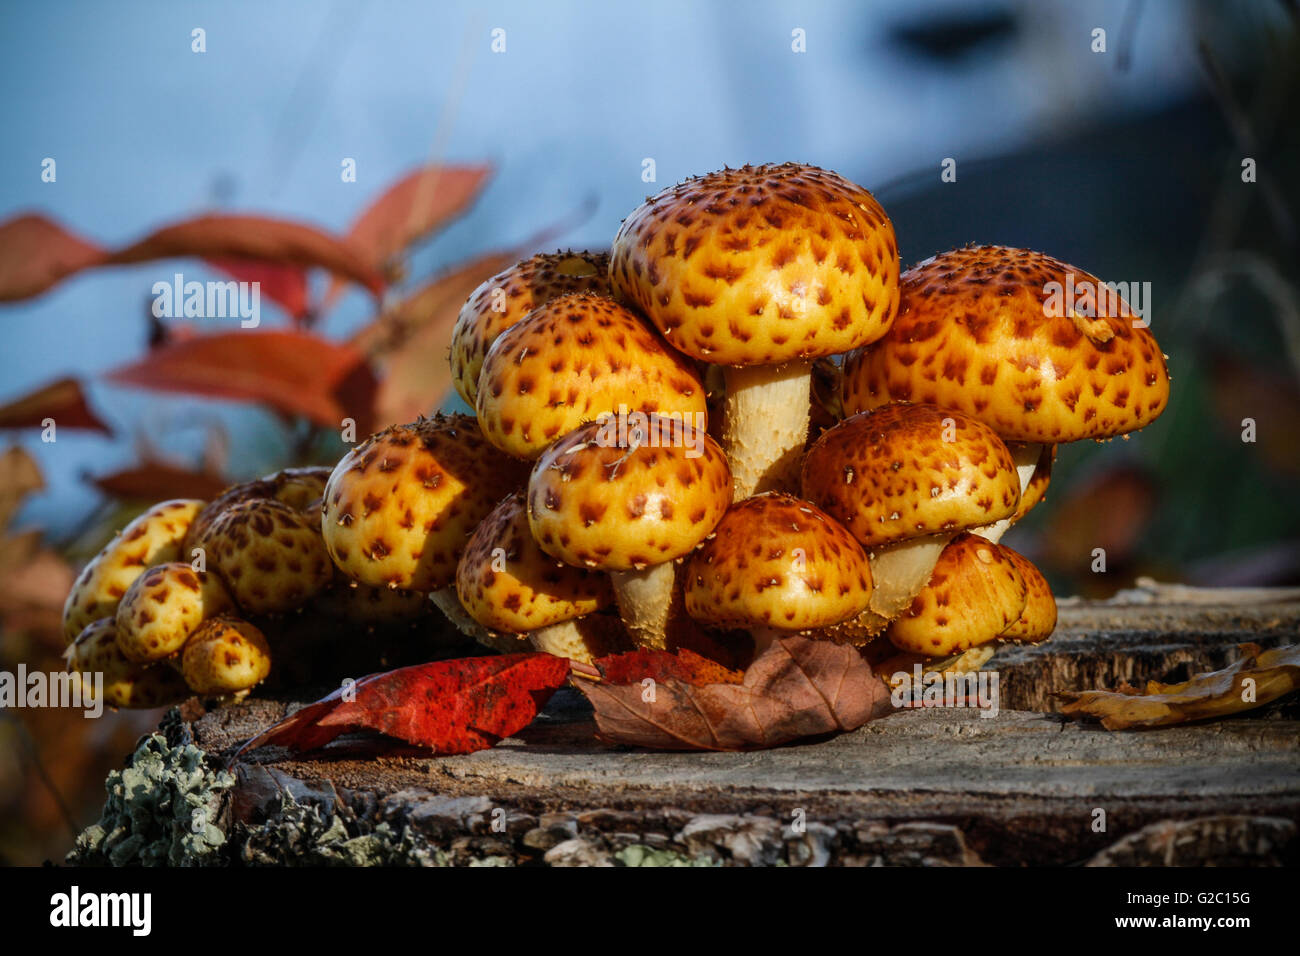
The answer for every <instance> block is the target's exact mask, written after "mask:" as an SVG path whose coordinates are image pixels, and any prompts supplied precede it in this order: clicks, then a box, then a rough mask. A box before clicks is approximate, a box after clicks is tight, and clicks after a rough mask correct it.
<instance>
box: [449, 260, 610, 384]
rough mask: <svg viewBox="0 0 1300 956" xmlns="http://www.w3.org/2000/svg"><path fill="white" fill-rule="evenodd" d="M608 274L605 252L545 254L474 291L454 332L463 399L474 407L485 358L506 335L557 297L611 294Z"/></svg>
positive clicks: (455, 375) (455, 376)
mask: <svg viewBox="0 0 1300 956" xmlns="http://www.w3.org/2000/svg"><path fill="white" fill-rule="evenodd" d="M608 273H609V256H608V255H607V254H606V253H603V252H554V253H540V254H538V255H535V256H533V257H532V258H530V259H525V260H523V261H522V262H517V263H515V264H514V265H512V266H511V267H510V268H508V269H503V270H501V271H500V272H498V273H497V274H496V275H494V276H493V277H492V278H490V279H488V280H487V281H485V282H484V283H483V284H482V285H480V286H479V287H478V288H477V289H475V290H474V291H473V293H471V294H470V297H469V299H468V300H467V301H466V302H465V305H464V306H463V307H462V308H461V310H460V315H459V316H458V317H457V318H456V327H455V328H454V329H453V330H452V333H451V378H452V384H453V385H455V386H456V391H457V392H458V393H459V394H460V397H461V398H463V399H465V402H466V403H467V404H468V405H469V406H470V407H471V408H473V407H474V401H475V399H476V398H477V397H478V376H479V372H480V371H481V370H482V368H483V359H484V357H485V356H486V355H487V353H488V349H490V348H491V347H492V343H493V342H495V341H496V340H497V337H498V336H499V335H501V333H503V332H504V331H506V329H508V328H510V327H511V326H513V325H515V324H516V323H517V322H519V321H520V320H521V319H523V318H524V316H526V315H527V314H528V313H529V312H531V311H532V310H533V309H535V308H537V307H538V306H539V305H541V304H542V303H544V302H549V301H550V300H551V299H554V298H555V297H557V296H561V295H567V294H569V293H570V292H594V293H596V294H597V295H608V294H609V274H608Z"/></svg>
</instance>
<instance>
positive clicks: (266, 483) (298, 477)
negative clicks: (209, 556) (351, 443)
mask: <svg viewBox="0 0 1300 956" xmlns="http://www.w3.org/2000/svg"><path fill="white" fill-rule="evenodd" d="M330 470H331V469H329V468H326V467H325V466H323V465H321V466H315V465H314V466H310V467H307V468H284V469H282V470H280V471H277V472H274V473H272V474H269V475H264V476H262V477H261V478H255V479H253V480H252V481H241V482H240V483H239V484H235V485H231V486H230V487H229V488H227V489H226V490H225V491H223V492H222V493H221V494H219V495H217V497H215V498H213V499H212V500H211V501H209V502H208V503H207V504H206V505H204V506H203V510H202V511H200V512H199V513H198V515H196V516H195V518H194V521H193V522H192V523H191V524H190V530H189V532H188V533H187V534H186V536H185V549H184V554H182V557H185V558H188V557H189V549H190V548H192V547H196V546H197V545H198V542H199V540H200V539H201V538H202V537H203V536H204V535H205V534H207V531H208V528H209V527H211V525H212V522H213V521H215V520H217V515H219V514H221V512H223V511H225V510H226V509H227V508H229V507H230V506H231V505H237V504H239V503H240V502H244V501H253V500H255V499H258V498H271V499H274V500H276V501H280V502H283V503H284V504H286V505H288V506H289V507H290V508H293V509H295V510H296V511H306V510H308V509H309V507H310V506H311V503H312V502H313V501H314V500H315V499H316V498H319V497H320V496H321V495H322V494H323V493H324V492H325V482H326V481H328V480H329V476H330Z"/></svg>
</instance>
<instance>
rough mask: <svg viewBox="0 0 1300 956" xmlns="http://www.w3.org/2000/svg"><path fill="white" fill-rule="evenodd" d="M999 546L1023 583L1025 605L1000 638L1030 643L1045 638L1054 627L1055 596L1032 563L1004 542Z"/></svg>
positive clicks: (1035, 642)
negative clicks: (1018, 573)
mask: <svg viewBox="0 0 1300 956" xmlns="http://www.w3.org/2000/svg"><path fill="white" fill-rule="evenodd" d="M1001 548H1002V553H1003V554H1004V555H1006V556H1007V558H1009V559H1010V560H1011V563H1012V564H1014V565H1015V566H1016V570H1017V571H1019V572H1020V577H1021V579H1022V580H1023V581H1024V582H1025V607H1024V610H1022V611H1021V612H1020V617H1019V618H1017V619H1016V621H1015V623H1013V624H1012V625H1011V626H1010V627H1009V628H1007V629H1006V630H1005V631H1003V632H1002V634H1001V635H1000V637H1001V638H1002V640H1004V641H1028V642H1029V643H1031V644H1037V643H1038V642H1040V641H1045V640H1047V638H1049V637H1051V636H1052V632H1053V631H1054V630H1056V598H1055V597H1053V596H1052V589H1051V587H1049V586H1048V584H1047V579H1046V578H1044V577H1043V573H1042V572H1041V571H1039V570H1038V568H1036V567H1034V565H1033V562H1031V561H1030V560H1029V559H1028V558H1026V557H1025V556H1024V555H1023V554H1020V553H1019V552H1018V551H1013V550H1012V549H1010V548H1008V547H1007V546H1006V545H1001Z"/></svg>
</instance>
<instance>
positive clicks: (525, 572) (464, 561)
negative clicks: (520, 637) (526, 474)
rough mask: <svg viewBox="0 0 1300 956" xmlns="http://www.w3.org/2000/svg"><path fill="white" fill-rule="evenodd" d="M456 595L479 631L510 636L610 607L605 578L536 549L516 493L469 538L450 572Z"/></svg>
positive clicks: (611, 596)
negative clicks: (452, 573)
mask: <svg viewBox="0 0 1300 956" xmlns="http://www.w3.org/2000/svg"><path fill="white" fill-rule="evenodd" d="M456 593H457V595H458V596H459V597H460V602H461V604H462V605H464V607H465V610H466V611H467V612H469V615H470V616H471V617H472V618H474V620H476V621H478V622H479V623H480V624H482V625H483V626H484V627H487V628H491V629H493V630H499V631H512V632H514V633H516V634H522V633H527V632H528V631H537V630H540V629H542V628H544V627H549V626H550V625H552V624H559V623H560V622H562V621H570V620H573V619H574V618H577V617H583V616H585V615H587V614H591V613H592V612H594V611H598V610H600V609H601V608H602V607H607V606H609V605H610V604H612V603H614V590H613V588H612V587H611V586H610V583H609V577H608V576H607V575H604V574H600V573H598V572H594V571H588V570H586V569H585V568H576V567H573V566H572V565H569V564H565V563H564V562H562V561H557V560H556V559H555V558H553V557H551V556H550V555H548V554H546V553H545V552H544V551H542V549H541V548H539V547H538V546H537V542H536V541H535V540H533V536H532V533H531V532H530V531H529V530H528V514H527V509H526V508H525V507H524V496H523V495H522V494H514V495H511V496H510V497H509V498H507V499H506V500H505V501H503V502H501V503H500V504H499V505H497V506H496V508H494V509H493V511H492V513H491V514H489V515H488V516H487V517H486V518H484V519H483V523H482V524H480V525H479V526H478V528H477V529H476V530H475V531H474V534H473V535H471V536H470V539H469V546H468V547H466V548H465V554H464V555H463V556H462V557H461V559H460V567H459V568H458V569H457V571H456Z"/></svg>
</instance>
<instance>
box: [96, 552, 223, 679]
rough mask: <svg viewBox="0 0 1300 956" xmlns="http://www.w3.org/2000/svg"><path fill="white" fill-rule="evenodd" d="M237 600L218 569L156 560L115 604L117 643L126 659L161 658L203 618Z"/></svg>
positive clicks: (181, 643)
mask: <svg viewBox="0 0 1300 956" xmlns="http://www.w3.org/2000/svg"><path fill="white" fill-rule="evenodd" d="M233 606H234V602H233V601H232V600H231V598H230V594H229V593H228V592H227V591H226V588H225V585H223V584H222V583H221V579H220V578H218V577H217V576H216V575H215V574H212V573H209V572H207V571H195V570H194V568H193V567H191V566H190V565H189V564H188V563H186V562H184V561H170V562H167V563H166V564H157V565H154V566H153V567H152V568H150V569H149V570H148V571H146V572H145V573H144V574H142V575H140V576H139V577H138V578H136V579H135V582H134V583H133V584H132V585H131V586H130V587H129V588H127V591H126V594H125V595H124V596H123V597H122V603H121V604H119V605H118V607H117V644H118V647H120V648H121V649H122V653H123V654H124V655H125V656H126V658H127V659H128V660H132V661H159V660H162V659H163V658H166V657H171V656H172V655H173V654H175V653H176V652H177V651H179V650H180V649H181V648H182V647H183V646H184V644H185V641H186V640H187V639H188V638H189V636H190V634H191V633H192V632H193V631H194V630H195V628H197V627H198V626H199V625H200V624H201V623H202V622H203V620H204V619H205V618H209V617H214V616H216V615H217V614H221V613H223V612H225V611H228V610H230V609H231V608H232V607H233Z"/></svg>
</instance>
